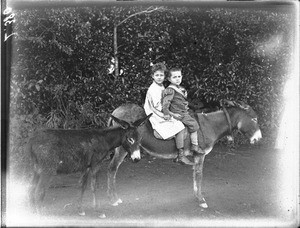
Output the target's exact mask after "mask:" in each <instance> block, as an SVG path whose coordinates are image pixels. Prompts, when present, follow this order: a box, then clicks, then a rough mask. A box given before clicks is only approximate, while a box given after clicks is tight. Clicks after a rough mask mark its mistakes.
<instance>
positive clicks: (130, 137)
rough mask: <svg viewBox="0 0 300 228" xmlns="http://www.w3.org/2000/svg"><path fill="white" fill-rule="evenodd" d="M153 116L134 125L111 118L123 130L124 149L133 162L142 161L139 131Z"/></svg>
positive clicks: (122, 141) (122, 142)
mask: <svg viewBox="0 0 300 228" xmlns="http://www.w3.org/2000/svg"><path fill="white" fill-rule="evenodd" d="M151 115H152V114H150V115H148V116H146V117H144V118H141V119H139V120H137V121H135V122H134V123H128V122H126V121H124V120H120V119H118V118H116V117H114V116H111V117H112V118H113V120H114V121H116V122H117V123H118V124H119V125H120V127H121V128H123V129H124V130H125V131H124V134H122V139H121V144H122V146H123V148H124V149H125V150H126V151H127V152H128V153H129V155H130V157H131V159H132V161H134V162H137V161H139V160H140V159H141V152H140V142H141V138H142V137H141V135H140V133H139V131H138V127H139V126H141V125H143V124H144V123H145V122H146V121H147V120H148V119H149V118H150V116H151Z"/></svg>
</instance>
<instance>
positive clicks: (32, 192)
mask: <svg viewBox="0 0 300 228" xmlns="http://www.w3.org/2000/svg"><path fill="white" fill-rule="evenodd" d="M39 178H40V176H39V174H38V173H37V172H36V171H34V173H33V177H32V180H31V184H30V185H31V186H30V188H29V207H30V209H31V210H32V212H33V213H36V212H37V205H36V196H35V191H36V187H37V184H38V181H39Z"/></svg>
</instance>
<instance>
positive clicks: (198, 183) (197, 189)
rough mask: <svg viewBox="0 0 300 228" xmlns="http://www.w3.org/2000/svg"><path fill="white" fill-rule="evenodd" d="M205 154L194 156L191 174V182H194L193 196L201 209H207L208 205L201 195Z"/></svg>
mask: <svg viewBox="0 0 300 228" xmlns="http://www.w3.org/2000/svg"><path fill="white" fill-rule="evenodd" d="M204 158H205V154H198V155H196V156H195V163H196V165H195V166H194V172H193V182H194V194H195V196H196V197H197V199H198V200H199V206H200V207H202V208H208V205H207V203H206V201H205V199H204V197H203V195H202V189H201V187H202V177H203V164H204Z"/></svg>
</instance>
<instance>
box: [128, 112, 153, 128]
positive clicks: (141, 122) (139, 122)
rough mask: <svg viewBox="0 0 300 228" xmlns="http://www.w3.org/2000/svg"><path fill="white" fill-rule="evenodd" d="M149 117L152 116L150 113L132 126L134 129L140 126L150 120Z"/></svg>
mask: <svg viewBox="0 0 300 228" xmlns="http://www.w3.org/2000/svg"><path fill="white" fill-rule="evenodd" d="M150 116H152V113H150V114H149V115H148V116H146V117H144V118H142V119H139V120H137V121H135V122H134V123H133V124H132V125H133V126H135V127H139V126H142V125H143V124H144V123H145V122H146V121H147V120H148V119H149V118H150Z"/></svg>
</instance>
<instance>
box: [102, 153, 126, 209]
mask: <svg viewBox="0 0 300 228" xmlns="http://www.w3.org/2000/svg"><path fill="white" fill-rule="evenodd" d="M126 155H127V152H126V151H125V150H124V149H123V148H122V149H121V147H117V148H116V149H115V155H114V157H113V159H112V161H111V162H110V164H109V166H108V172H107V194H108V197H109V200H110V203H111V204H112V205H113V206H118V204H119V203H122V200H121V199H120V198H119V197H118V195H117V192H116V174H117V171H118V168H119V166H120V164H121V163H122V162H123V160H124V158H125V157H126Z"/></svg>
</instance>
